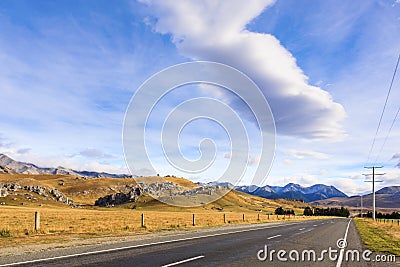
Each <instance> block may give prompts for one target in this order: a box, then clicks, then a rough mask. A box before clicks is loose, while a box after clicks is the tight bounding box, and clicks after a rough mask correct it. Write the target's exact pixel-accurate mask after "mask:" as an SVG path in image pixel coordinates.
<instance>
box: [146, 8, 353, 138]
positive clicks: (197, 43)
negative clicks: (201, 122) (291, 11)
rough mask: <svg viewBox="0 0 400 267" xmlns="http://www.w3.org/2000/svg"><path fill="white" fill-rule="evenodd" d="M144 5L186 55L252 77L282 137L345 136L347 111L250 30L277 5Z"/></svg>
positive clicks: (267, 38)
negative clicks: (263, 15) (267, 102)
mask: <svg viewBox="0 0 400 267" xmlns="http://www.w3.org/2000/svg"><path fill="white" fill-rule="evenodd" d="M143 2H144V3H145V4H147V5H149V6H150V7H151V10H152V12H153V14H152V15H153V16H155V17H156V19H157V22H156V23H155V25H154V28H155V30H156V31H157V32H159V33H162V34H167V33H169V34H172V42H174V44H175V45H176V46H177V48H178V49H179V51H180V52H181V53H182V54H183V55H184V56H187V57H189V58H191V59H196V60H210V61H217V62H221V63H224V64H228V65H231V66H233V67H235V68H238V69H239V70H241V71H243V72H244V73H245V74H247V75H249V76H250V78H251V79H253V80H254V81H255V82H256V83H257V84H258V86H259V87H260V88H261V90H262V91H263V93H264V94H265V96H266V98H267V100H268V101H269V104H270V106H271V108H272V112H273V114H274V117H275V121H276V127H277V132H278V134H283V135H289V136H298V137H303V138H312V139H325V140H326V139H331V140H338V139H342V138H343V137H344V136H345V133H344V132H343V129H342V126H341V124H340V122H341V121H342V120H343V119H344V117H345V116H346V113H345V111H344V108H343V106H342V105H340V104H339V103H336V102H334V101H333V99H332V97H331V95H330V94H329V93H328V92H327V91H324V90H323V89H321V88H319V87H316V86H312V85H310V84H308V78H307V76H306V75H305V74H304V73H303V71H302V70H301V69H300V68H299V67H298V66H297V64H296V59H295V58H294V57H293V55H292V54H291V53H290V52H289V51H288V50H286V49H285V48H284V47H283V46H282V45H281V44H280V42H279V40H277V39H276V38H275V37H274V36H272V35H270V34H264V33H255V32H250V31H248V30H247V29H246V25H247V24H248V23H249V22H250V21H251V20H252V19H254V18H256V17H257V16H259V15H260V14H261V13H262V12H263V10H264V9H265V8H267V7H269V6H271V5H272V4H273V2H274V1H269V0H268V1H259V0H254V1H240V0H238V1H222V0H221V1H215V0H210V1H201V2H200V1H172V0H170V1H168V0H162V1H161V0H160V1H152V0H149V1H143ZM226 98H227V99H229V95H227V96H226ZM237 105H240V103H237ZM244 112H245V111H244Z"/></svg>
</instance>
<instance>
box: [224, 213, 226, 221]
mask: <svg viewBox="0 0 400 267" xmlns="http://www.w3.org/2000/svg"><path fill="white" fill-rule="evenodd" d="M224 223H226V214H225V213H224Z"/></svg>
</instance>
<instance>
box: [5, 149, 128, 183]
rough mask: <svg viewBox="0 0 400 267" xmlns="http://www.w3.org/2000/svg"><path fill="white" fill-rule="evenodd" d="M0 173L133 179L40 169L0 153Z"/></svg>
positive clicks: (66, 169) (118, 175)
mask: <svg viewBox="0 0 400 267" xmlns="http://www.w3.org/2000/svg"><path fill="white" fill-rule="evenodd" d="M0 173H9V174H61V175H76V176H83V177H88V178H101V177H109V178H124V177H129V178H130V177H132V175H129V174H113V173H106V172H94V171H77V170H73V169H68V168H64V167H61V166H60V167H57V168H43V167H38V166H36V165H35V164H32V163H26V162H20V161H16V160H13V159H12V158H10V157H8V156H6V155H4V154H1V153H0Z"/></svg>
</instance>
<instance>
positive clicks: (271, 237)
mask: <svg viewBox="0 0 400 267" xmlns="http://www.w3.org/2000/svg"><path fill="white" fill-rule="evenodd" d="M280 236H282V235H274V236H270V237H268V238H267V239H268V240H269V239H273V238H275V237H280Z"/></svg>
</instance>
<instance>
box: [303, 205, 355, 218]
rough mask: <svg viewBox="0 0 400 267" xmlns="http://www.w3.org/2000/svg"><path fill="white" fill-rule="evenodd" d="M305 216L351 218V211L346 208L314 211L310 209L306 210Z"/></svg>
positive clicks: (317, 209)
mask: <svg viewBox="0 0 400 267" xmlns="http://www.w3.org/2000/svg"><path fill="white" fill-rule="evenodd" d="M303 214H304V215H305V216H338V217H349V216H350V211H349V210H348V209H346V208H343V207H341V208H326V209H323V208H322V209H321V208H315V209H314V210H312V209H311V208H310V207H306V208H305V209H304V212H303Z"/></svg>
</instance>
